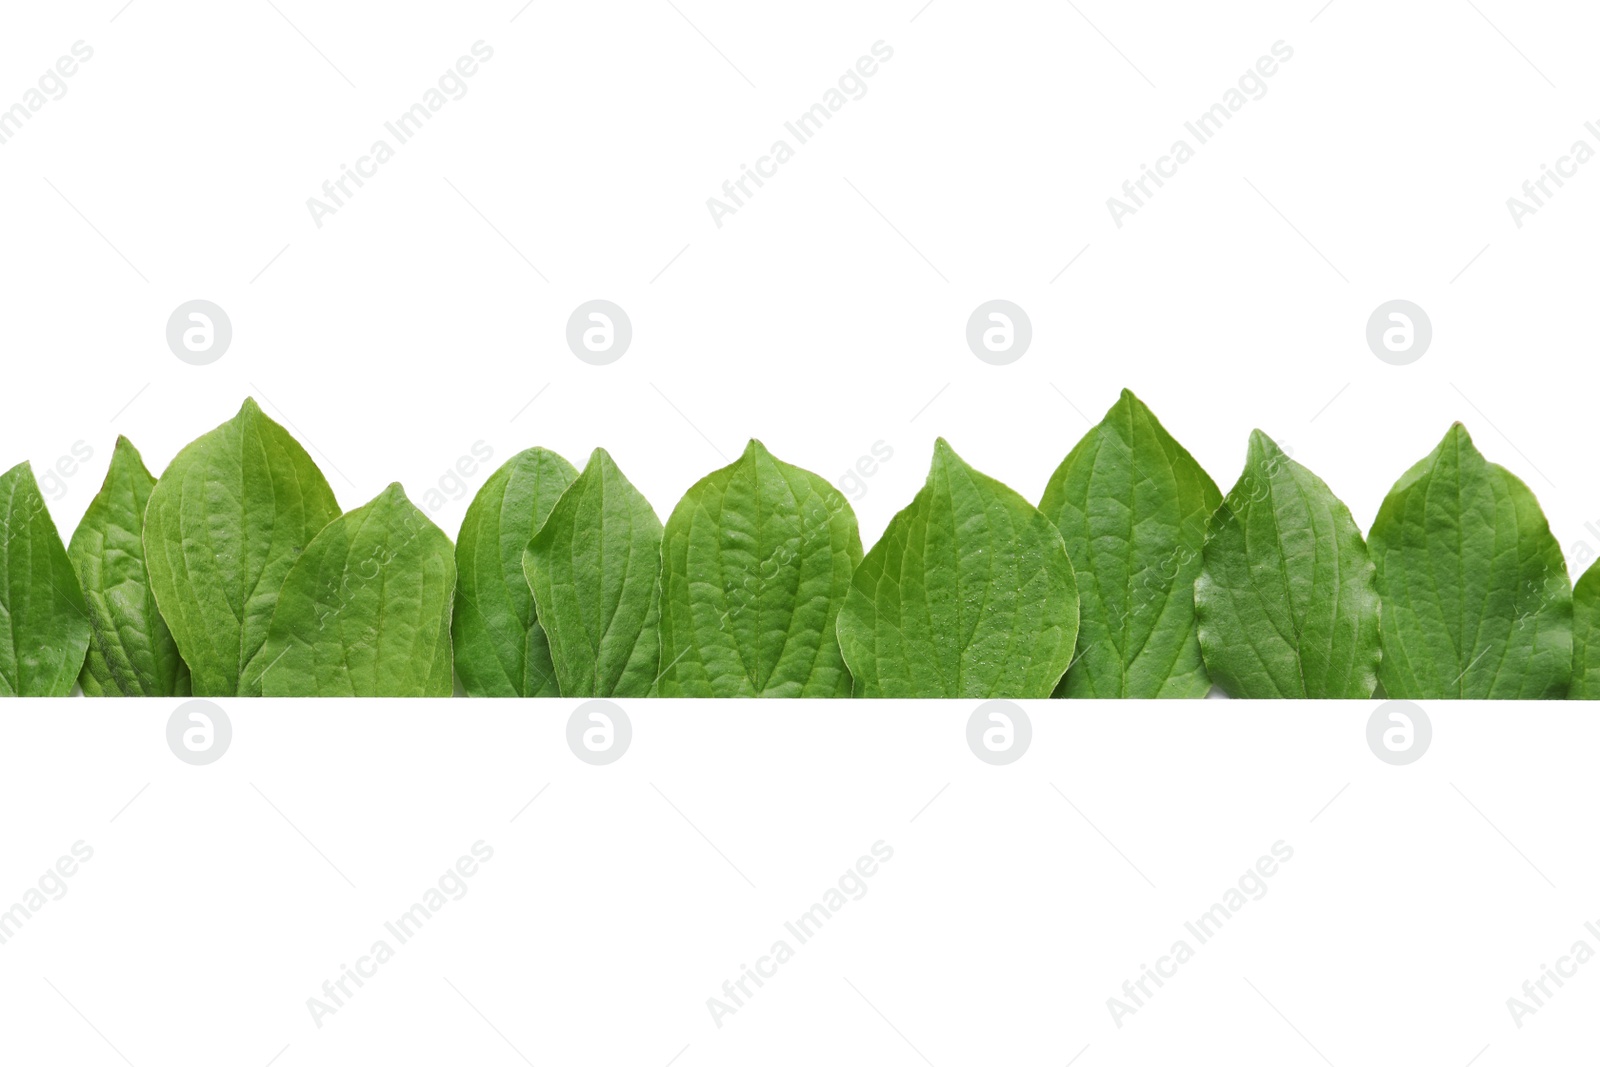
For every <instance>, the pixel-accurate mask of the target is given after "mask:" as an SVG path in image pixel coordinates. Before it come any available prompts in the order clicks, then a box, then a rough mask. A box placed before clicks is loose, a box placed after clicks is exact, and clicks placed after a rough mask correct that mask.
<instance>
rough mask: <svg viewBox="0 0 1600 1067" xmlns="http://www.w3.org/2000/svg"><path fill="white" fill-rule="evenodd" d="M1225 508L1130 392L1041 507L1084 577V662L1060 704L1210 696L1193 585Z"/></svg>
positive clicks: (1057, 477) (1064, 686) (1056, 479)
mask: <svg viewBox="0 0 1600 1067" xmlns="http://www.w3.org/2000/svg"><path fill="white" fill-rule="evenodd" d="M1221 503H1222V494H1221V492H1219V491H1218V490H1217V485H1216V483H1215V482H1213V481H1212V480H1211V476H1210V475H1208V474H1207V473H1206V472H1205V471H1204V470H1202V469H1201V467H1200V464H1198V463H1196V462H1195V460H1194V457H1193V456H1191V455H1189V453H1188V452H1186V451H1185V450H1184V448H1183V446H1182V445H1180V444H1178V442H1177V441H1175V440H1173V438H1172V435H1171V434H1169V433H1167V431H1166V429H1165V428H1164V427H1163V426H1162V425H1161V423H1159V422H1158V421H1156V417H1155V415H1154V413H1152V412H1151V411H1150V409H1149V408H1147V407H1145V406H1144V404H1143V402H1141V401H1140V400H1139V398H1138V397H1136V396H1134V395H1133V394H1132V393H1130V392H1128V390H1126V389H1124V390H1123V391H1122V396H1121V397H1120V398H1119V399H1118V400H1117V402H1116V403H1115V404H1113V405H1112V407H1111V410H1110V411H1108V412H1106V417H1105V418H1104V419H1103V420H1101V422H1100V424H1099V425H1098V426H1096V427H1094V428H1093V429H1091V430H1090V431H1089V432H1088V433H1087V434H1086V435H1084V438H1083V440H1082V441H1079V442H1078V444H1077V447H1075V448H1074V449H1073V450H1072V451H1071V452H1070V453H1068V455H1067V458H1066V459H1065V460H1063V461H1062V463H1061V466H1059V467H1057V468H1056V472H1055V474H1054V475H1052V476H1051V478H1050V483H1049V485H1047V486H1046V487H1045V491H1044V497H1043V498H1042V499H1041V500H1040V501H1039V510H1040V511H1042V512H1044V514H1045V517H1046V518H1048V519H1050V521H1051V522H1053V523H1055V525H1056V528H1057V529H1058V530H1060V531H1061V537H1062V539H1063V540H1065V541H1066V544H1067V556H1068V558H1070V559H1071V560H1072V569H1073V571H1074V572H1075V573H1076V575H1077V579H1078V649H1077V653H1076V656H1077V658H1076V659H1075V660H1074V662H1073V665H1072V667H1071V668H1070V669H1069V670H1068V671H1067V676H1066V677H1065V678H1063V679H1062V681H1061V684H1060V685H1059V686H1057V687H1056V696H1067V697H1146V698H1148V697H1203V696H1205V695H1206V693H1207V692H1208V691H1209V690H1210V689H1211V679H1210V678H1209V677H1208V676H1207V675H1206V669H1205V664H1204V663H1203V662H1202V661H1201V658H1200V641H1199V639H1198V637H1197V636H1196V634H1195V624H1194V580H1195V578H1197V577H1198V576H1199V574H1200V563H1201V552H1202V550H1203V548H1204V545H1205V537H1206V522H1207V520H1208V519H1209V518H1210V517H1211V514H1212V512H1214V511H1216V510H1217V507H1218V506H1219V505H1220V504H1221Z"/></svg>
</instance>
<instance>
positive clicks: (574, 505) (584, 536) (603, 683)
mask: <svg viewBox="0 0 1600 1067" xmlns="http://www.w3.org/2000/svg"><path fill="white" fill-rule="evenodd" d="M522 569H523V572H524V574H526V575H527V579H528V584H529V585H530V586H531V587H532V589H533V599H534V603H535V604H536V605H537V606H538V611H539V620H540V622H542V623H543V624H544V628H545V635H546V636H547V637H548V638H549V640H550V656H551V660H552V661H553V662H554V664H555V669H556V681H557V683H558V684H559V685H560V687H561V695H562V696H566V697H609V696H648V695H649V694H650V692H651V690H652V689H653V688H654V684H655V680H656V670H657V668H658V666H659V665H660V659H661V633H660V628H659V626H658V623H659V619H660V609H661V583H660V572H661V520H660V519H658V518H656V513H655V512H654V511H652V510H651V508H650V502H649V501H647V500H646V499H645V498H644V497H643V496H641V495H640V493H639V490H637V489H635V488H634V487H633V484H632V483H631V482H629V481H628V479H627V478H624V477H623V476H622V472H621V471H620V470H618V469H617V465H616V464H615V463H614V462H612V459H611V457H610V456H609V455H608V454H607V453H606V450H605V449H603V448H597V449H595V450H594V453H593V454H592V455H591V456H590V457H589V463H588V465H587V466H585V467H584V468H583V473H582V474H580V475H578V478H577V480H576V481H574V482H573V483H572V484H571V485H570V486H568V487H567V491H566V492H564V493H562V494H561V499H560V500H557V501H556V504H555V507H553V508H551V509H550V517H549V518H547V519H546V520H545V522H544V525H543V526H541V527H540V528H539V532H538V533H536V534H534V535H533V539H532V540H531V541H529V542H528V547H527V550H526V551H525V552H524V553H523V555H522Z"/></svg>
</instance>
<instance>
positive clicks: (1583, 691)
mask: <svg viewBox="0 0 1600 1067" xmlns="http://www.w3.org/2000/svg"><path fill="white" fill-rule="evenodd" d="M1567 696H1568V697H1570V698H1571V699H1573V700H1600V562H1596V563H1595V564H1593V565H1592V566H1590V568H1589V569H1588V570H1586V571H1584V572H1583V576H1582V577H1581V578H1579V579H1578V583H1577V584H1576V585H1574V586H1573V587H1572V688H1571V689H1569V690H1567Z"/></svg>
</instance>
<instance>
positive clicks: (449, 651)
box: [0, 391, 1600, 699]
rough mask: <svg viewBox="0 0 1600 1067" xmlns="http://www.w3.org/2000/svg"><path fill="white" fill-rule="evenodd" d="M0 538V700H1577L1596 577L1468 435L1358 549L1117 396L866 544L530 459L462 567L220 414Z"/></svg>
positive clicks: (0, 521)
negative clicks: (1073, 426) (155, 467)
mask: <svg viewBox="0 0 1600 1067" xmlns="http://www.w3.org/2000/svg"><path fill="white" fill-rule="evenodd" d="M0 529H3V532H4V544H3V546H0V693H4V694H8V695H12V694H20V695H48V696H60V695H65V694H67V693H68V692H70V691H71V689H72V687H73V684H74V682H75V681H76V682H79V683H81V686H82V689H83V691H84V692H85V693H86V694H89V695H125V696H163V695H181V694H188V693H191V692H192V693H194V694H196V695H201V696H235V695H237V696H249V695H261V696H448V695H450V694H451V693H452V692H453V691H454V686H455V680H456V679H459V682H460V684H461V686H462V688H464V689H465V691H466V692H467V693H468V694H469V695H473V696H524V697H532V696H569V697H588V696H666V697H741V696H742V697H845V696H851V695H854V696H861V697H973V698H987V697H997V696H1004V697H1015V698H1025V697H1045V696H1050V695H1052V694H1053V695H1056V696H1067V697H1191V698H1192V697H1202V696H1205V695H1206V693H1207V692H1208V691H1209V690H1210V689H1211V687H1212V686H1213V685H1214V684H1215V685H1217V686H1220V687H1221V688H1222V689H1223V690H1224V691H1226V692H1227V693H1229V694H1231V695H1233V696H1236V697H1295V698H1365V697H1370V696H1372V695H1373V694H1374V693H1375V692H1380V691H1381V692H1382V693H1384V694H1386V695H1388V696H1390V697H1404V698H1412V699H1423V698H1434V699H1437V698H1447V697H1475V698H1497V697H1523V698H1559V697H1564V696H1568V695H1570V696H1573V697H1595V696H1600V636H1597V635H1600V564H1597V565H1596V567H1593V568H1591V569H1590V570H1589V571H1588V572H1587V573H1586V574H1585V575H1584V576H1583V578H1582V579H1581V580H1580V581H1579V582H1578V584H1577V588H1576V590H1574V589H1573V587H1572V585H1571V583H1570V581H1569V580H1568V577H1567V572H1566V565H1565V562H1564V560H1563V558H1562V555H1561V552H1560V549H1559V547H1558V546H1557V544H1556V541H1555V539H1554V537H1552V536H1551V533H1550V529H1549V525H1548V523H1547V522H1546V521H1545V518H1544V516H1543V514H1542V513H1541V512H1540V510H1539V505H1538V502H1537V501H1536V500H1535V499H1534V496H1533V494H1532V493H1531V492H1530V491H1529V490H1528V487H1527V486H1526V485H1524V484H1523V483H1522V482H1521V481H1519V480H1518V479H1517V478H1516V477H1514V476H1513V475H1511V474H1510V473H1509V472H1507V471H1506V470H1504V469H1502V468H1500V467H1498V466H1495V465H1494V464H1492V463H1489V462H1488V461H1486V460H1485V459H1484V458H1483V456H1481V455H1480V454H1479V453H1478V451H1477V450H1476V449H1475V448H1474V447H1473V445H1472V441H1471V439H1470V438H1469V437H1468V436H1467V432H1466V430H1465V429H1464V428H1463V427H1461V426H1460V425H1459V424H1457V425H1455V426H1453V427H1451V429H1450V431H1449V432H1448V433H1447V434H1446V435H1445V438H1444V440H1443V441H1442V442H1440V444H1439V447H1438V448H1436V449H1434V451H1433V452H1432V453H1430V454H1429V455H1428V456H1427V457H1426V458H1424V459H1423V460H1422V461H1421V462H1419V463H1417V464H1416V465H1415V466H1414V467H1412V468H1411V469H1410V470H1409V471H1407V472H1406V474H1405V475H1404V476H1403V477H1402V478H1401V479H1400V481H1399V482H1397V483H1396V484H1395V486H1394V488H1393V489H1392V490H1391V491H1390V493H1389V495H1388V497H1387V499H1385V501H1384V503H1383V506H1382V508H1381V509H1380V511H1379V513H1378V517H1377V520H1376V521H1375V522H1374V523H1373V527H1372V529H1371V531H1370V532H1369V534H1368V536H1367V538H1366V539H1363V538H1362V535H1361V531H1360V529H1359V528H1357V526H1356V524H1355V522H1354V521H1353V520H1352V518H1351V516H1350V512H1349V510H1348V509H1347V508H1346V507H1345V506H1344V504H1342V503H1341V502H1340V501H1339V500H1338V498H1336V497H1335V496H1334V495H1333V493H1332V492H1331V491H1330V490H1329V489H1328V487H1327V485H1326V484H1324V483H1323V481H1322V480H1321V479H1319V478H1318V477H1317V476H1316V475H1314V474H1313V473H1311V471H1309V470H1307V469H1306V468H1305V467H1303V466H1301V465H1300V464H1298V463H1296V462H1295V461H1294V460H1292V459H1290V458H1289V457H1288V456H1287V455H1285V454H1284V453H1283V452H1282V451H1281V450H1280V449H1279V448H1278V447H1277V446H1276V445H1275V444H1274V443H1273V442H1272V441H1271V440H1270V439H1269V438H1267V437H1266V436H1265V435H1264V434H1262V433H1261V432H1260V431H1256V432H1255V433H1253V434H1252V435H1251V437H1250V444H1249V450H1248V455H1247V457H1246V460H1245V469H1244V472H1243V474H1242V475H1241V476H1240V478H1239V481H1238V483H1237V484H1236V485H1235V486H1234V487H1233V489H1232V490H1231V491H1230V492H1229V493H1228V494H1227V496H1226V497H1224V496H1223V495H1222V493H1221V492H1220V491H1219V490H1218V488H1217V486H1216V484H1215V483H1214V482H1213V481H1212V480H1211V478H1210V476H1209V475H1207V474H1206V472H1205V471H1204V470H1203V469H1202V468H1201V467H1200V465H1199V464H1198V463H1197V462H1195V460H1194V458H1193V457H1192V456H1191V455H1190V454H1189V453H1188V452H1187V451H1186V450H1185V449H1184V448H1183V447H1182V446H1181V445H1180V444H1178V442H1177V441H1176V440H1174V439H1173V437H1172V436H1171V435H1170V434H1169V433H1168V432H1167V431H1166V429H1165V428H1164V427H1162V425H1161V424H1160V423H1159V422H1158V421H1157V420H1156V418H1155V416H1154V415H1153V414H1152V413H1151V412H1150V410H1149V409H1148V408H1147V407H1146V406H1145V405H1144V404H1143V403H1141V402H1140V401H1139V400H1138V399H1137V398H1136V397H1135V396H1134V395H1133V394H1132V393H1130V392H1127V391H1124V392H1123V393H1122V395H1121V397H1120V398H1119V399H1118V401H1117V402H1116V404H1114V405H1113V406H1112V408H1111V409H1110V411H1108V412H1107V414H1106V417H1105V419H1104V420H1103V421H1102V422H1101V423H1100V424H1099V425H1097V426H1095V427H1094V428H1093V429H1092V430H1090V431H1089V433H1088V434H1087V435H1086V436H1085V437H1084V438H1083V440H1082V441H1080V442H1079V443H1078V445H1077V446H1076V447H1075V448H1074V449H1073V450H1072V451H1071V453H1070V454H1069V455H1068V456H1067V457H1066V459H1065V460H1064V461H1063V462H1062V463H1061V465H1060V467H1058V468H1057V470H1056V471H1055V473H1054V475H1053V476H1052V477H1051V478H1050V481H1049V484H1048V485H1047V486H1046V488H1045V491H1044V496H1043V498H1042V499H1041V500H1040V502H1039V505H1038V506H1037V507H1035V506H1034V505H1032V504H1030V503H1029V502H1028V501H1027V500H1025V499H1024V498H1023V497H1022V496H1021V495H1020V494H1018V493H1016V492H1015V491H1013V490H1012V489H1010V488H1008V487H1006V486H1005V485H1003V484H1001V483H1000V482H998V481H996V480H994V479H993V478H990V477H988V476H987V475H985V474H982V473H980V472H978V471H976V470H974V469H973V468H972V467H970V466H968V465H967V464H966V463H965V462H964V461H962V459H961V457H960V456H958V455H956V453H955V452H954V450H952V449H951V448H950V446H949V445H948V444H946V443H945V442H944V441H943V440H942V439H941V440H939V441H938V443H937V444H936V445H935V448H934V456H933V465H932V469H931V470H930V471H929V474H928V480H927V483H926V484H925V485H924V486H923V487H922V489H921V491H919V492H918V493H917V495H916V498H915V499H914V500H913V501H912V502H911V504H910V505H909V506H908V507H906V508H905V509H904V510H903V511H901V512H900V513H899V514H897V515H896V516H895V517H894V518H893V519H892V520H891V521H890V523H889V526H888V529H887V530H886V531H885V532H884V534H883V537H882V538H881V539H880V540H879V541H878V543H877V544H876V545H874V546H873V548H872V549H871V550H870V551H868V552H865V553H863V551H862V545H861V537H860V533H859V532H858V530H857V526H856V519H855V515H854V513H853V512H852V510H851V508H850V505H849V503H848V502H847V501H846V500H845V499H844V497H843V496H842V495H841V494H840V493H839V492H838V491H837V490H835V489H834V488H833V487H832V486H830V485H829V484H828V483H827V482H826V481H825V480H824V479H822V478H820V477H818V476H817V475H815V474H812V473H811V472H809V471H805V470H802V469H800V468H798V467H794V466H791V465H789V464H787V463H784V462H783V461H781V460H779V459H777V458H776V457H774V456H773V455H772V454H771V453H769V452H768V451H767V450H766V449H765V448H764V447H763V446H762V445H761V444H760V442H758V441H751V442H750V444H749V446H748V447H747V448H746V450H745V452H744V454H743V455H741V456H740V458H739V459H738V460H737V461H736V462H734V463H732V464H730V465H729V466H726V467H723V468H722V469H720V470H717V471H714V472H712V473H711V474H709V475H707V476H706V477H705V478H703V479H701V480H700V481H699V482H697V483H696V484H695V485H694V486H693V487H692V488H691V489H690V490H689V491H688V493H687V494H685V496H684V498H683V500H681V501H680V502H679V503H678V506H677V507H676V508H674V509H673V512H672V514H671V515H670V516H669V518H668V519H667V522H666V525H665V526H663V525H662V523H661V521H660V520H659V519H658V518H657V516H656V514H655V512H654V511H653V510H652V509H651V507H650V504H649V502H648V501H646V500H645V498H644V497H643V496H642V495H641V494H640V493H639V491H638V490H637V489H635V488H634V486H633V485H632V483H630V482H629V481H628V479H627V478H626V477H624V476H623V474H622V472H621V471H620V470H619V469H618V468H617V466H616V464H615V463H614V462H613V461H612V459H611V457H610V456H609V455H608V454H607V453H606V452H605V450H603V449H596V450H595V452H594V454H593V455H592V456H590V458H589V461H588V464H587V465H586V466H585V467H584V469H583V470H582V471H581V472H580V471H578V470H576V469H575V468H574V467H573V466H572V465H571V464H570V463H568V462H567V461H566V460H565V459H563V458H561V457H560V456H558V455H556V454H555V453H553V452H550V451H548V450H546V449H542V448H530V449H528V450H526V451H524V452H521V453H518V454H517V455H516V456H514V457H512V458H511V459H510V460H509V461H507V462H506V463H505V464H504V465H503V466H502V467H500V468H499V469H498V470H497V471H495V472H494V474H493V475H491V476H490V478H489V479H488V480H487V482H486V483H485V484H484V486H483V488H482V489H481V490H480V491H479V493H478V494H477V496H476V498H474V500H473V501H472V504H471V506H470V507H469V508H468V509H467V514H466V517H465V519H464V520H463V522H462V526H461V531H460V535H459V538H458V540H457V542H456V544H454V545H453V546H452V544H451V542H450V539H449V537H447V536H446V535H445V533H444V532H443V531H442V530H440V529H439V528H438V527H437V526H435V525H434V524H433V523H432V522H431V521H429V519H428V518H427V516H426V515H424V514H423V513H422V512H421V511H420V510H418V509H417V508H416V507H415V506H414V505H413V504H412V503H411V502H410V501H409V500H408V499H407V498H406V495H405V492H404V491H403V490H402V489H401V487H400V485H399V484H398V483H396V484H393V485H390V486H389V487H388V488H387V489H385V490H384V491H383V492H382V493H380V494H378V496H377V497H375V498H374V499H373V500H371V501H370V502H368V503H367V504H365V505H363V506H361V507H359V508H356V509H355V510H353V511H350V512H346V513H342V514H341V512H340V510H339V506H338V503H337V502H336V501H335V499H334V494H333V491H332V489H331V488H330V487H329V485H328V482H327V480H326V479H325V478H324V477H323V476H322V473H321V472H320V471H319V470H318V469H317V466H316V464H315V463H314V462H313V461H312V459H311V457H310V456H309V455H308V454H307V453H306V451H305V450H304V449H303V448H301V447H300V445H299V444H298V443H297V442H296V441H295V440H294V438H293V437H292V436H290V434H289V433H288V432H287V431H286V430H284V428H283V427H282V426H279V425H278V424H277V423H276V422H274V421H272V420H271V419H270V418H268V417H267V416H266V415H265V414H264V413H263V412H262V411H261V409H260V408H259V407H257V406H256V404H255V403H254V402H253V401H250V400H246V401H245V403H244V406H243V407H242V408H241V409H240V411H239V413H238V415H237V416H236V417H234V418H233V419H232V420H230V421H229V422H227V423H224V424H223V425H221V426H219V427H217V428H216V429H214V430H212V431H211V432H209V433H207V434H205V435H203V436H202V437H200V438H199V439H197V440H196V441H194V442H192V443H191V444H189V445H188V446H187V447H185V448H184V449H183V450H182V451H181V452H179V454H178V455H177V457H176V458H175V459H174V460H173V461H172V463H171V465H170V466H169V467H168V468H167V469H166V471H165V472H164V473H163V474H162V475H161V477H160V479H159V480H158V479H156V478H155V477H154V476H152V475H151V474H150V472H149V471H148V470H147V469H146V468H145V466H144V464H143V462H142V461H141V459H140V457H139V454H138V452H137V451H136V450H135V449H134V447H133V445H132V444H130V443H129V442H128V441H127V440H126V439H125V438H118V440H117V444H116V449H115V452H114V454H113V456H112V461H111V466H110V471H109V472H108V474H107V475H106V481H105V484H104V486H103V487H102V488H101V490H100V492H99V494H98V495H97V496H96V497H95V498H94V500H93V502H92V503H91V504H90V505H89V508H88V510H87V511H86V513H85V514H84V517H83V521H82V522H81V524H80V525H79V527H78V529H77V531H76V532H75V533H74V534H73V537H72V543H71V546H70V547H64V546H63V545H62V543H61V538H60V536H59V535H58V534H57V532H56V528H55V525H54V523H53V522H52V521H51V519H50V515H49V512H48V510H47V508H46V507H45V502H44V499H43V497H42V496H41V495H40V492H39V488H38V486H37V484H36V483H35V481H34V478H33V474H32V471H31V469H30V468H29V466H28V465H27V464H26V463H24V464H21V465H19V466H17V467H14V468H12V469H11V470H10V471H8V472H7V473H6V474H5V475H3V476H0Z"/></svg>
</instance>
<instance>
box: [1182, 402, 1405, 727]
mask: <svg viewBox="0 0 1600 1067" xmlns="http://www.w3.org/2000/svg"><path fill="white" fill-rule="evenodd" d="M1194 594H1195V595H1194V600H1195V614H1196V618H1197V620H1198V623H1199V629H1200V649H1201V651H1202V653H1203V654H1204V656H1205V663H1206V668H1207V669H1208V670H1209V671H1210V673H1211V678H1212V680H1213V681H1215V682H1216V683H1217V684H1218V685H1220V686H1221V687H1222V688H1223V689H1224V690H1225V691H1226V692H1227V693H1228V694H1229V695H1231V696H1235V697H1252V698H1253V697H1311V698H1314V699H1336V698H1353V699H1364V698H1367V697H1370V696H1371V695H1372V691H1373V687H1374V685H1375V683H1376V680H1377V670H1378V660H1379V658H1380V656H1381V654H1382V653H1381V651H1380V649H1379V638H1378V594H1377V590H1376V588H1375V587H1374V585H1373V580H1372V562H1371V560H1369V559H1368V557H1367V549H1366V545H1364V544H1363V543H1362V541H1361V531H1360V529H1358V528H1357V527H1356V524H1355V520H1354V519H1352V518H1351V517H1350V510H1349V509H1348V508H1346V507H1345V506H1344V504H1342V503H1341V502H1340V501H1339V499H1338V498H1337V497H1335V496H1334V495H1333V493H1332V492H1331V491H1330V490H1329V489H1328V487H1327V485H1326V484H1324V483H1323V481H1322V479H1321V478H1318V477H1317V476H1316V475H1315V474H1312V473H1311V472H1310V471H1309V470H1307V469H1306V468H1305V467H1302V466H1301V465H1300V464H1298V463H1296V462H1295V461H1294V460H1292V459H1290V458H1289V457H1288V456H1286V455H1284V454H1283V452H1282V451H1281V450H1280V449H1279V448H1278V446H1277V445H1275V444H1274V443H1273V442H1272V441H1271V440H1270V439H1268V437H1267V436H1266V434H1264V433H1262V432H1261V431H1260V430H1256V431H1255V432H1254V433H1252V434H1251V435H1250V448H1249V454H1248V456H1247V458H1246V459H1245V465H1244V473H1243V474H1242V475H1241V476H1240V477H1239V481H1238V484H1236V485H1235V486H1234V487H1233V489H1232V490H1231V491H1230V492H1229V493H1228V496H1227V499H1226V500H1224V501H1223V502H1222V507H1221V508H1220V509H1219V510H1218V511H1217V513H1216V515H1215V516H1214V517H1213V519H1212V523H1211V533H1210V535H1209V537H1208V538H1207V540H1206V545H1205V553H1204V565H1203V566H1202V568H1201V572H1200V577H1199V579H1198V580H1197V581H1196V582H1195V591H1194ZM1391 695H1392V694H1391Z"/></svg>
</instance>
